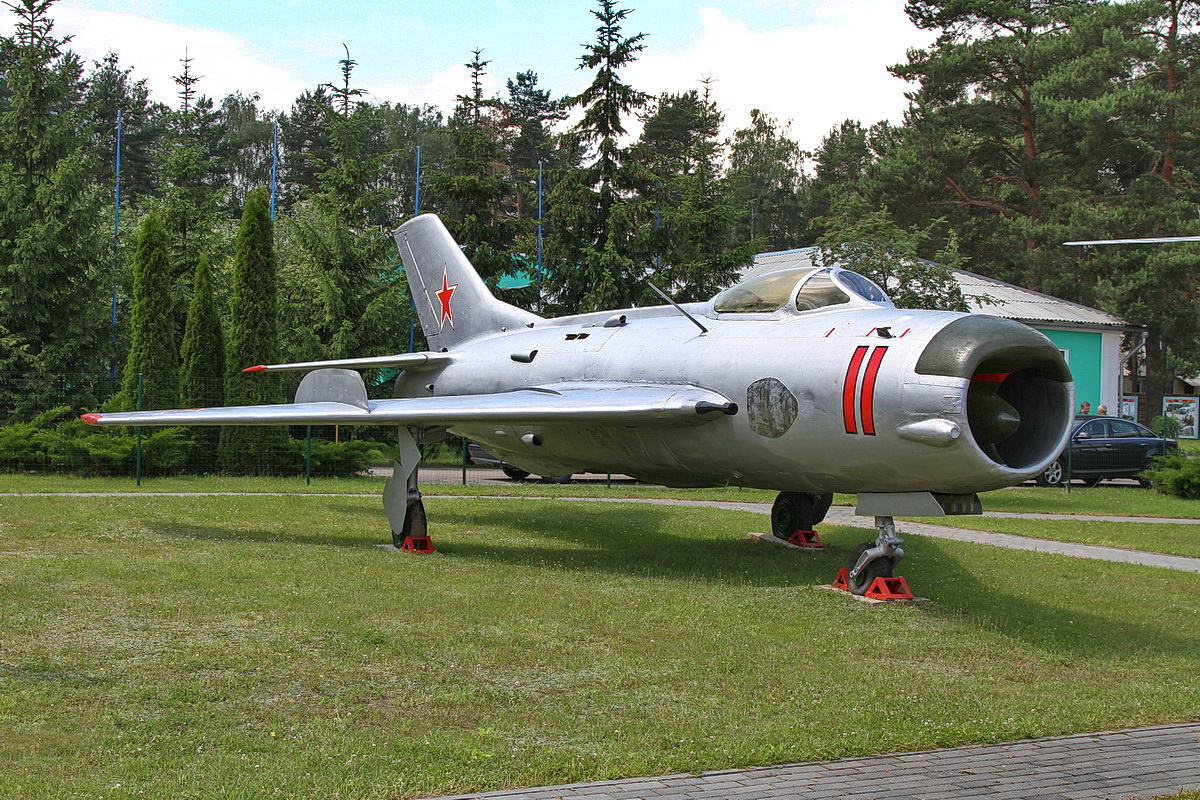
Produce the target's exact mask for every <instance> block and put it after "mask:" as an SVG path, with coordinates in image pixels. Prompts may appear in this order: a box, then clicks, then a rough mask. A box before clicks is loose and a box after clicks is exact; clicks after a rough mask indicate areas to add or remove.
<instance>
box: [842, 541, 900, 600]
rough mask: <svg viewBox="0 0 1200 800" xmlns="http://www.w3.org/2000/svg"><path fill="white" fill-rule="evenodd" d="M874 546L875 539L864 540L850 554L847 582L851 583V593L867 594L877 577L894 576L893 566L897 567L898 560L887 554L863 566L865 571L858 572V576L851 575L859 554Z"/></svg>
mask: <svg viewBox="0 0 1200 800" xmlns="http://www.w3.org/2000/svg"><path fill="white" fill-rule="evenodd" d="M874 546H875V542H874V541H870V542H863V543H862V544H860V545H859V546H858V547H856V548H854V552H853V553H851V554H850V563H849V565H848V566H847V567H846V573H847V575H846V582H847V583H848V584H849V585H850V593H851V594H858V595H862V594H866V593H867V589H870V588H871V584H872V583H874V582H875V579H876V578H890V577H892V568H893V567H895V565H896V562H895V561H894V560H892V559H891V558H889V557H887V556H880V557H879V558H877V559H875V560H874V561H872V562H871V563H870V564H867V566H865V567H863V571H862V572H860V573H858V577H856V578H851V577H850V575H849V573H850V572H851V571H852V570H853V569H854V567H855V565H856V564H858V559H859V556H861V555H862V554H863V553H865V552H867V551H868V550H870V549H871V548H872V547H874Z"/></svg>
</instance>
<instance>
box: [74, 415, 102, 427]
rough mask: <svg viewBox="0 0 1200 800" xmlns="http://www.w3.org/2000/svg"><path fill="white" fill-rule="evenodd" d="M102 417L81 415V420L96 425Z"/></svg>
mask: <svg viewBox="0 0 1200 800" xmlns="http://www.w3.org/2000/svg"><path fill="white" fill-rule="evenodd" d="M100 417H101V415H100V414H82V415H80V417H79V418H80V419H81V420H83V421H84V422H86V423H87V424H88V425H95V424H96V423H98V422H99V421H100Z"/></svg>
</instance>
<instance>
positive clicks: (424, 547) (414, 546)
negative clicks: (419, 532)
mask: <svg viewBox="0 0 1200 800" xmlns="http://www.w3.org/2000/svg"><path fill="white" fill-rule="evenodd" d="M400 549H401V550H402V551H403V552H405V553H421V554H422V555H428V554H430V553H435V552H437V551H436V550H434V549H433V540H432V539H430V538H429V537H428V536H405V537H404V541H403V542H402V543H401V544H400Z"/></svg>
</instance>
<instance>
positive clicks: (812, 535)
mask: <svg viewBox="0 0 1200 800" xmlns="http://www.w3.org/2000/svg"><path fill="white" fill-rule="evenodd" d="M787 542H788V544H794V545H795V546H796V547H807V548H809V549H812V550H821V549H823V548H824V547H825V543H824V542H822V541H821V535H820V534H819V533H817V532H816V531H796V532H795V533H793V534H792V535H791V536H789V537H788V538H787Z"/></svg>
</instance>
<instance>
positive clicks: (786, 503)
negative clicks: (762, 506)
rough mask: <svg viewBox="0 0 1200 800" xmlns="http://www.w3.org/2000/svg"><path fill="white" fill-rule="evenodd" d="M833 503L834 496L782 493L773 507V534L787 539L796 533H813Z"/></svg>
mask: <svg viewBox="0 0 1200 800" xmlns="http://www.w3.org/2000/svg"><path fill="white" fill-rule="evenodd" d="M832 503H833V495H832V494H811V493H809V492H780V493H779V496H778V497H776V498H775V504H774V505H773V506H771V533H773V534H775V535H776V536H778V537H779V538H780V539H787V538H788V537H790V536H791V535H792V534H793V533H795V532H796V531H811V530H812V529H813V527H814V526H816V525H817V524H818V523H820V522H821V520H823V519H825V514H826V512H828V511H829V506H830V505H831V504H832Z"/></svg>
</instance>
